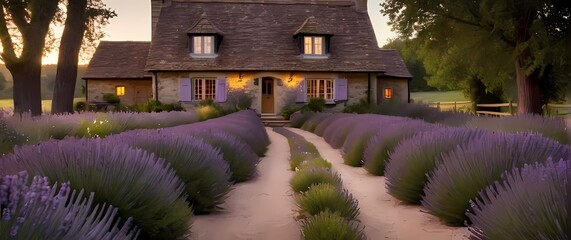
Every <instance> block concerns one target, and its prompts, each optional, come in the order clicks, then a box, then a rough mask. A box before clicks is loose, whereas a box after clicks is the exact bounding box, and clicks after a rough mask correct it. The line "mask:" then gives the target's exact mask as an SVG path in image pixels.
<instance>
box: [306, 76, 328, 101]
mask: <svg viewBox="0 0 571 240" xmlns="http://www.w3.org/2000/svg"><path fill="white" fill-rule="evenodd" d="M307 97H308V98H320V97H321V98H323V99H325V100H333V80H332V79H308V80H307Z"/></svg>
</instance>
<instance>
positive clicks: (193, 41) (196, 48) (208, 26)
mask: <svg viewBox="0 0 571 240" xmlns="http://www.w3.org/2000/svg"><path fill="white" fill-rule="evenodd" d="M186 34H187V36H188V37H189V50H190V56H191V57H193V58H214V57H216V56H218V49H219V48H220V44H221V43H222V38H223V33H222V31H221V30H220V29H218V28H217V27H216V26H215V25H214V24H212V22H211V21H210V20H209V19H208V17H207V16H206V13H203V14H202V16H200V19H198V21H196V23H194V24H193V25H192V26H191V27H190V28H188V29H187V30H186Z"/></svg>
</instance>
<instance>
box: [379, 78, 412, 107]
mask: <svg viewBox="0 0 571 240" xmlns="http://www.w3.org/2000/svg"><path fill="white" fill-rule="evenodd" d="M408 82H409V81H408V79H407V78H381V77H380V78H379V80H378V89H377V99H379V101H378V103H389V102H398V103H407V102H408V97H409V96H408V95H409V92H408ZM385 88H392V89H393V97H392V98H391V99H386V98H384V95H383V94H384V93H383V90H384V89H385Z"/></svg>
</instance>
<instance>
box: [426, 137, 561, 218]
mask: <svg viewBox="0 0 571 240" xmlns="http://www.w3.org/2000/svg"><path fill="white" fill-rule="evenodd" d="M569 154H571V150H570V149H569V147H567V146H564V145H561V144H559V143H557V142H555V141H553V140H550V139H546V138H543V137H541V136H539V135H533V134H504V133H496V134H492V135H490V136H489V137H486V138H484V139H481V141H472V142H469V143H467V144H466V145H462V146H458V147H456V148H455V149H454V150H452V151H450V152H448V153H445V154H443V156H442V160H441V161H440V162H439V163H438V164H437V166H436V168H435V169H434V171H433V172H432V174H430V176H429V177H428V183H427V184H426V187H425V188H424V194H425V197H424V198H423V200H422V205H424V206H425V207H426V208H427V209H428V210H429V213H430V214H432V215H435V216H437V217H439V218H440V219H441V220H442V221H444V222H446V223H448V224H451V225H456V226H460V225H462V224H464V221H465V220H467V216H466V212H467V211H471V204H470V200H471V199H475V198H476V197H477V196H478V193H479V192H480V191H482V190H484V189H485V187H487V186H488V185H491V184H493V183H494V182H495V181H498V180H500V179H501V175H502V174H503V173H504V172H505V171H509V170H511V169H513V168H517V167H522V166H523V165H524V164H531V163H535V162H537V161H539V162H544V161H546V159H548V158H549V157H552V158H554V159H561V158H567V157H569V156H570V155H569Z"/></svg>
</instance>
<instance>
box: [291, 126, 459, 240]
mask: <svg viewBox="0 0 571 240" xmlns="http://www.w3.org/2000/svg"><path fill="white" fill-rule="evenodd" d="M288 129H289V130H291V131H293V132H295V133H297V134H300V135H301V136H303V137H305V139H306V140H307V141H309V142H311V143H313V144H314V145H315V147H316V148H317V149H318V150H319V153H320V154H321V156H322V157H323V158H325V159H326V160H327V161H329V162H331V164H333V168H334V169H335V170H336V171H337V172H338V173H339V174H341V178H342V179H343V186H344V188H346V189H347V190H348V191H349V192H350V193H351V194H353V196H354V197H355V198H356V199H357V200H359V208H360V209H361V211H360V216H359V219H360V220H361V222H362V224H363V225H364V226H365V233H366V235H367V237H368V238H369V239H405V240H407V239H411V240H412V239H439V240H442V239H465V236H466V235H468V230H467V228H455V227H448V226H445V225H443V224H442V223H440V222H439V220H438V219H437V218H436V217H434V216H432V215H429V214H427V213H424V212H423V211H424V210H423V208H422V207H420V206H411V205H402V204H400V203H399V201H398V200H396V199H395V198H393V197H392V196H390V195H389V194H388V192H387V191H386V189H385V178H384V177H378V176H373V175H370V174H368V173H367V171H366V170H365V169H363V168H355V167H350V166H348V165H345V164H344V163H343V158H342V156H341V154H340V151H339V150H337V149H333V148H332V147H331V146H330V145H329V144H327V143H326V142H325V141H324V140H323V138H321V137H319V136H317V135H315V134H313V133H310V132H306V131H303V130H301V129H296V128H288Z"/></svg>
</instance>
